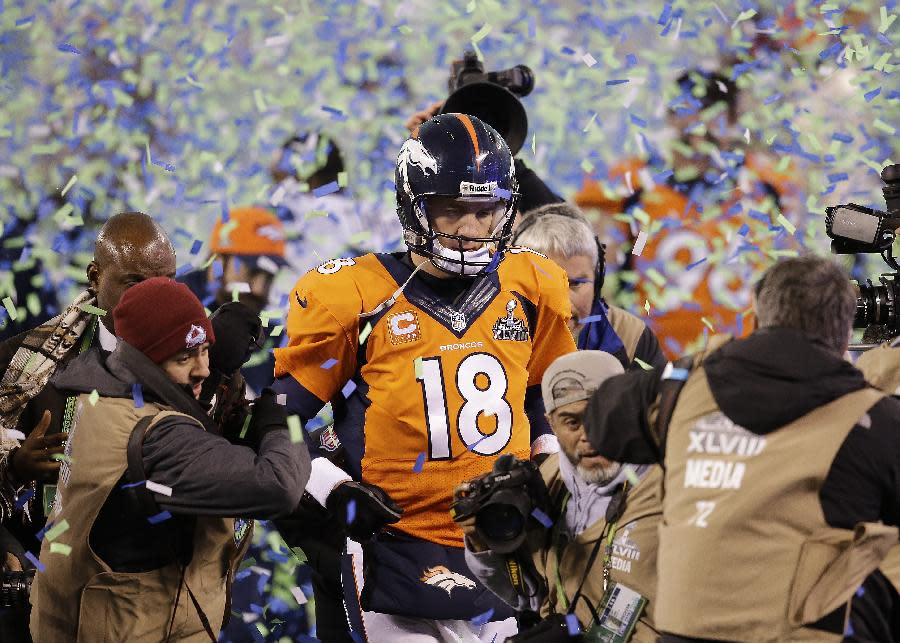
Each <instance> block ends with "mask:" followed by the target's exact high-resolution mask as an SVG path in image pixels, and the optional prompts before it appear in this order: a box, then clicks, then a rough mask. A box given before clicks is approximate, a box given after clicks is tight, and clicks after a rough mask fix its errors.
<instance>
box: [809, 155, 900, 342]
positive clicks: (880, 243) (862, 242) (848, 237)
mask: <svg viewBox="0 0 900 643" xmlns="http://www.w3.org/2000/svg"><path fill="white" fill-rule="evenodd" d="M881 180H882V181H884V187H883V188H882V192H883V193H884V201H885V204H886V205H887V211H886V212H882V211H880V210H874V209H872V208H866V207H863V206H861V205H857V204H855V203H843V204H840V205H835V206H831V207H828V208H825V231H826V232H827V233H828V236H829V237H831V238H832V240H833V241H832V242H831V251H832V252H833V253H835V254H857V253H876V252H877V253H879V254H881V257H882V258H883V259H884V261H885V262H886V263H887V264H888V265H889V266H890V267H891V268H893V269H894V270H895V271H896V272H894V273H893V274H891V273H887V274H883V275H881V276H879V277H878V283H877V284H873V283H872V281H871V280H870V279H866V283H865V284H856V285H857V288H858V293H859V294H858V295H857V298H856V318H855V319H854V320H853V326H854V328H865V329H866V332H865V335H864V336H863V340H864V342H868V343H864V344H857V345H853V346H851V347H850V348H851V349H855V350H865V349H867V348H872V347H874V346H875V345H876V344H877V342H880V341H884V340H887V339H890V338H892V337H895V336H897V335H900V310H898V305H900V264H898V263H897V259H896V258H895V257H894V254H893V249H892V246H893V244H894V240H895V239H896V238H897V230H898V229H900V164H895V165H888V166H887V167H886V168H884V170H882V172H881ZM873 342H874V343H873Z"/></svg>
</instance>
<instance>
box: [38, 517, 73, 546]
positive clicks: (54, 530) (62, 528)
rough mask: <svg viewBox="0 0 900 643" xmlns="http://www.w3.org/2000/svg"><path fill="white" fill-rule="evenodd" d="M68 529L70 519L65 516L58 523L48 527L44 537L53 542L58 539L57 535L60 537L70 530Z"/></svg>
mask: <svg viewBox="0 0 900 643" xmlns="http://www.w3.org/2000/svg"><path fill="white" fill-rule="evenodd" d="M68 530H69V521H68V520H66V519H65V518H63V519H62V520H60V521H59V522H58V523H56V524H55V525H53V526H52V527H51V528H50V529H48V530H47V531H46V532H44V538H46V539H47V540H49V541H51V542H52V541H54V540H56V539H57V537H59V536H60V535H61V534H64V533H66V531H68Z"/></svg>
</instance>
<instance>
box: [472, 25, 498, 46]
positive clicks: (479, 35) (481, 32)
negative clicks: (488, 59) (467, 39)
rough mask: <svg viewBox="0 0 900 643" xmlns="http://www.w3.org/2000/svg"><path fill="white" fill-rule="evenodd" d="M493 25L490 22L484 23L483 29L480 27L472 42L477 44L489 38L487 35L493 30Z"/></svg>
mask: <svg viewBox="0 0 900 643" xmlns="http://www.w3.org/2000/svg"><path fill="white" fill-rule="evenodd" d="M493 28H494V27H493V26H491V24H490V23H485V24H484V25H482V27H481V29H479V30H478V31H477V32H476V33H475V35H474V36H472V44H477V43H479V42H481V41H482V40H484V39H485V38H487V35H488V34H489V33H491V30H493Z"/></svg>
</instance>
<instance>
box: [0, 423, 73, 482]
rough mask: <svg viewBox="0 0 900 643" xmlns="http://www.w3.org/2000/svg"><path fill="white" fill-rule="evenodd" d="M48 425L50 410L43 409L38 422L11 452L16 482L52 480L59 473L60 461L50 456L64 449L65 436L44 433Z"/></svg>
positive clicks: (11, 466) (11, 463)
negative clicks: (14, 450)
mask: <svg viewBox="0 0 900 643" xmlns="http://www.w3.org/2000/svg"><path fill="white" fill-rule="evenodd" d="M49 426H50V411H44V415H42V416H41V420H40V422H38V423H37V425H35V427H34V429H32V430H31V433H29V434H28V437H27V438H25V442H23V443H22V446H21V447H19V448H18V449H17V450H16V452H15V453H14V454H13V457H12V460H11V461H10V468H11V469H12V474H13V476H15V478H16V481H17V482H19V483H21V484H25V483H27V482H31V481H32V480H52V479H53V477H54V476H56V475H57V474H58V473H59V467H60V462H59V461H58V460H53V459H52V458H53V456H54V455H55V454H57V453H62V452H63V451H64V450H65V444H66V437H67V436H66V434H65V433H54V434H52V435H46V433H47V428H48V427H49Z"/></svg>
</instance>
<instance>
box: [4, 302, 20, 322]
mask: <svg viewBox="0 0 900 643" xmlns="http://www.w3.org/2000/svg"><path fill="white" fill-rule="evenodd" d="M3 307H4V308H6V312H7V313H8V314H9V318H10V319H11V320H13V321H16V319H18V318H19V311H18V310H16V305H15V303H13V300H12V297H4V298H3Z"/></svg>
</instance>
